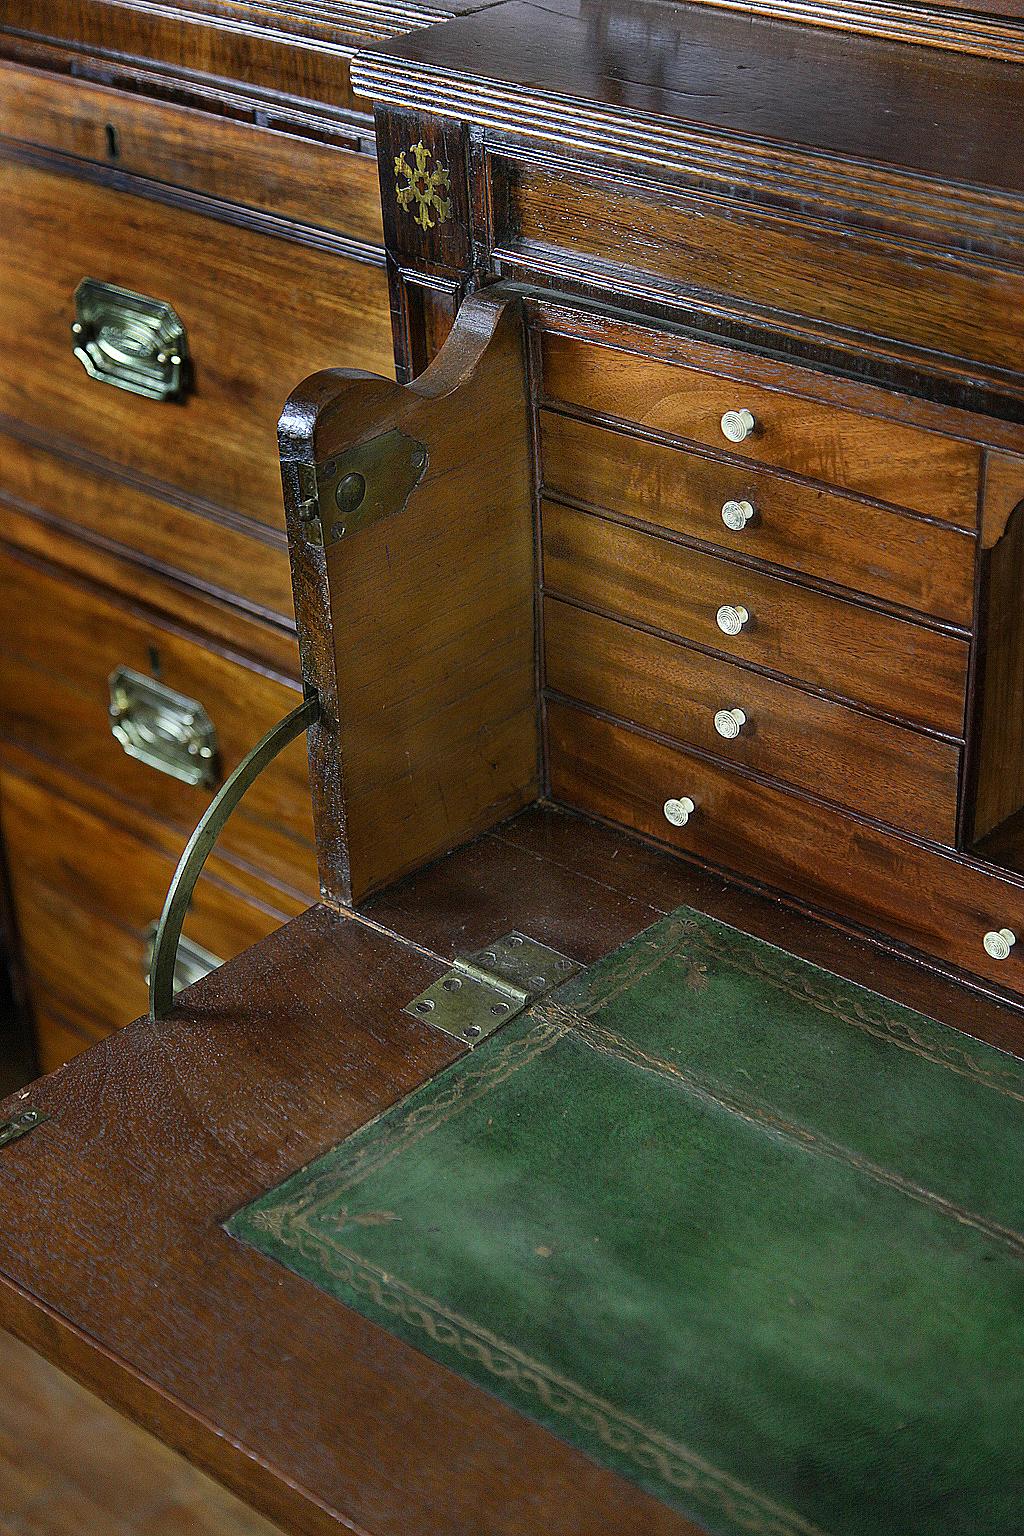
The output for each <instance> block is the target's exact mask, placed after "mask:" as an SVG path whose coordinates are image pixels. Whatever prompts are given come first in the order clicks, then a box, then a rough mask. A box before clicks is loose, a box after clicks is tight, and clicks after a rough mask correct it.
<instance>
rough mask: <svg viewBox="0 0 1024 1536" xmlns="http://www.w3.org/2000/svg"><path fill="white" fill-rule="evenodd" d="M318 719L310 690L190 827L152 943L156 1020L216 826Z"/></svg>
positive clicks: (169, 989)
mask: <svg viewBox="0 0 1024 1536" xmlns="http://www.w3.org/2000/svg"><path fill="white" fill-rule="evenodd" d="M319 718H320V700H319V699H318V698H317V696H316V694H310V695H309V697H308V698H306V699H305V700H304V701H303V702H302V703H301V704H299V705H297V706H296V707H295V709H293V710H292V711H291V713H290V714H287V715H285V717H284V719H283V720H279V721H278V722H277V724H276V725H275V726H272V727H271V729H270V730H269V731H268V732H267V734H266V735H265V736H263V737H261V739H260V740H259V741H258V742H257V743H256V745H255V746H254V747H253V748H252V750H251V751H250V752H248V753H247V754H246V756H245V757H243V758H242V761H241V762H240V763H239V764H238V767H237V768H234V769H232V771H231V773H230V774H229V775H228V777H227V778H226V779H225V780H224V783H223V784H222V785H221V787H220V789H219V790H218V791H217V793H216V794H215V795H214V797H213V799H212V800H211V801H210V803H209V805H208V806H207V807H206V810H205V811H204V812H203V814H202V816H201V817H200V818H199V822H198V823H197V825H196V829H195V831H194V832H193V833H192V836H191V837H190V838H189V840H188V842H187V843H186V845H185V852H184V853H183V854H182V856H181V858H180V859H179V860H178V867H177V869H176V870H175V871H174V875H173V877H172V879H171V883H170V885H169V886H168V888H167V897H166V899H165V901H164V909H163V911H162V912H161V914H160V922H159V924H158V926H157V930H156V938H155V940H154V943H153V963H152V968H151V970H150V976H149V1016H150V1018H151V1019H152V1020H153V1021H154V1023H155V1022H156V1020H157V1019H162V1018H164V1016H165V1015H166V1014H168V1013H169V1012H170V1010H171V1007H172V1005H173V1003H174V972H175V956H176V955H177V953H178V943H179V941H180V939H181V925H182V923H183V922H184V921H185V915H186V913H187V912H188V908H189V903H190V902H191V900H192V892H193V891H194V890H195V884H196V881H197V880H198V879H199V876H200V875H201V874H202V870H203V865H204V864H205V863H206V861H207V859H208V858H209V857H210V854H211V853H212V852H213V849H214V846H215V845H216V842H217V839H218V837H219V836H220V831H221V828H222V827H223V825H224V823H225V822H226V821H227V819H228V817H229V816H230V815H231V812H232V811H233V810H234V808H235V806H236V805H237V804H238V802H239V800H241V798H242V796H243V795H244V794H245V792H246V790H247V789H248V788H249V786H250V784H253V783H255V781H256V780H257V779H258V778H259V776H260V774H261V773H262V772H263V770H264V768H266V767H267V765H268V764H269V763H272V762H273V761H274V758H275V757H277V756H278V755H279V753H281V752H283V751H284V749H285V747H286V746H288V744H289V742H292V741H294V740H295V739H296V737H297V736H301V735H302V733H303V732H304V731H306V730H308V729H309V727H310V726H311V725H315V724H316V722H317V720H319Z"/></svg>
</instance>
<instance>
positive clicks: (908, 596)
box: [541, 410, 975, 626]
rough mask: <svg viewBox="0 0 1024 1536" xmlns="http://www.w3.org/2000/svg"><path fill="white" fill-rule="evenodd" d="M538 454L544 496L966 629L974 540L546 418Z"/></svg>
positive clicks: (568, 420) (752, 472)
mask: <svg viewBox="0 0 1024 1536" xmlns="http://www.w3.org/2000/svg"><path fill="white" fill-rule="evenodd" d="M541 443H542V453H543V476H544V484H545V486H546V487H547V489H548V490H549V491H553V492H554V493H556V494H561V495H564V496H571V497H573V498H574V499H575V500H577V501H584V502H588V503H590V504H592V505H594V506H597V507H606V508H608V510H609V511H612V512H619V513H623V514H625V515H626V516H630V517H635V518H641V519H644V520H645V521H647V522H651V523H656V524H658V525H660V526H661V527H664V528H667V529H669V530H670V531H671V532H673V533H678V534H683V535H686V536H688V537H691V538H696V539H701V540H703V541H704V542H706V543H710V544H716V545H720V546H722V548H723V549H725V550H726V551H728V552H729V553H735V554H737V555H741V556H745V557H749V558H753V559H758V560H765V561H770V562H771V563H772V564H775V565H781V566H788V567H791V568H792V569H793V570H796V571H801V572H804V573H806V574H807V575H809V576H815V577H818V578H820V579H821V580H824V581H828V582H834V583H836V584H838V585H840V586H844V587H849V588H850V589H851V590H852V591H854V592H865V593H867V594H868V595H869V596H871V597H877V598H881V599H883V600H884V601H886V602H890V603H897V604H900V605H902V606H904V607H907V608H913V609H918V610H920V611H921V612H922V613H927V614H933V615H934V616H935V617H936V618H940V619H945V620H948V621H949V622H951V623H954V624H960V625H964V626H970V624H971V622H972V617H973V607H974V550H975V539H974V537H973V536H972V535H970V534H968V533H964V532H961V531H960V530H959V529H956V528H952V527H950V526H949V525H948V524H944V523H935V522H930V521H925V520H924V519H922V518H918V517H912V516H908V515H907V514H906V513H898V512H893V511H890V510H888V509H887V508H885V507H879V506H875V505H873V504H872V503H871V502H868V501H862V500H859V499H855V498H854V497H852V496H843V495H839V494H837V493H836V492H834V491H827V490H824V489H823V488H822V487H821V486H816V485H810V484H808V483H807V482H805V481H802V480H794V479H784V478H782V477H781V476H780V475H777V474H773V473H771V472H768V471H766V470H763V469H757V468H754V467H753V466H752V465H742V464H735V463H731V462H725V461H722V460H719V459H712V458H707V457H705V456H704V455H702V454H696V453H693V452H689V451H687V450H685V449H681V448H679V447H676V446H673V445H671V444H666V443H657V442H650V441H647V440H645V439H644V438H639V437H633V436H631V435H628V434H626V433H623V432H618V431H614V430H611V429H609V428H607V427H602V426H599V425H597V424H596V423H595V422H590V421H581V420H579V419H577V418H576V417H572V416H564V415H561V414H560V413H556V412H554V411H550V410H546V411H542V412H541ZM744 519H746V521H744ZM730 520H731V524H730Z"/></svg>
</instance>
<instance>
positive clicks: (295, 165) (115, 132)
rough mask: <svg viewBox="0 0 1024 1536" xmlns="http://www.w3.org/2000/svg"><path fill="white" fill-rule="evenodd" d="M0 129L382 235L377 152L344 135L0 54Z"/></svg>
mask: <svg viewBox="0 0 1024 1536" xmlns="http://www.w3.org/2000/svg"><path fill="white" fill-rule="evenodd" d="M339 131H340V130H339ZM0 135H2V136H3V137H5V138H9V139H13V140H17V141H21V142H23V143H28V144H34V145H40V146H42V147H44V148H46V149H50V150H56V151H57V152H58V153H61V154H65V155H74V156H76V157H77V158H80V159H83V160H92V161H95V162H97V163H98V164H100V165H108V166H111V167H113V168H116V169H117V170H119V171H125V172H127V173H129V174H130V175H133V176H146V177H149V178H151V179H152V180H154V181H160V182H168V183H170V184H172V185H173V186H176V187H187V188H189V189H191V190H192V191H195V192H201V193H204V194H205V195H207V196H209V197H219V198H224V199H225V200H226V201H228V202H233V203H244V204H245V205H246V206H247V207H250V208H260V209H263V210H265V211H266V212H268V213H276V214H281V215H283V216H285V217H287V218H292V219H297V220H300V221H302V222H305V223H309V224H315V225H318V226H320V227H322V228H324V229H332V230H336V231H337V232H338V233H339V234H342V235H347V236H349V237H351V238H353V239H356V240H364V241H369V242H372V243H373V244H375V245H382V244H383V241H384V231H383V227H382V224H381V213H380V190H379V183H378V179H377V159H376V156H375V155H372V154H356V153H354V152H353V150H352V148H350V147H346V146H344V145H337V144H322V143H317V142H316V141H315V140H313V139H309V138H300V137H298V135H296V134H294V133H284V132H281V131H280V130H277V131H275V130H273V129H270V128H261V127H258V126H257V125H256V124H255V123H250V122H239V121H236V120H234V119H232V118H230V117H219V116H215V115H214V114H213V113H209V112H199V111H195V110H193V109H192V108H189V107H180V106H175V105H173V104H171V103H169V102H163V101H153V100H149V99H147V98H146V97H143V96H132V95H129V94H128V93H127V92H125V91H116V90H111V89H110V88H109V87H108V86H103V85H93V84H91V83H89V82H87V81H83V80H73V79H70V78H68V77H67V76H60V77H59V78H57V79H55V78H54V76H52V75H48V74H46V73H43V72H42V71H40V70H34V69H26V68H24V67H22V66H21V65H18V64H10V63H5V62H0ZM351 138H352V140H353V141H355V139H356V134H355V132H354V131H353V132H352V135H351Z"/></svg>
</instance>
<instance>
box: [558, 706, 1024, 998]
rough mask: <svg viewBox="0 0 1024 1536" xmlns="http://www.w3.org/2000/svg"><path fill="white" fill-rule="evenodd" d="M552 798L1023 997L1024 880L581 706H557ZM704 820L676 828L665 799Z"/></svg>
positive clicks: (691, 817)
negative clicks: (1001, 955)
mask: <svg viewBox="0 0 1024 1536" xmlns="http://www.w3.org/2000/svg"><path fill="white" fill-rule="evenodd" d="M548 740H549V754H550V775H551V793H552V798H553V799H554V800H556V801H558V802H560V803H561V804H564V805H569V806H572V807H574V808H577V809H580V810H583V811H588V812H590V813H592V814H594V815H598V816H602V817H605V818H606V819H607V820H609V821H613V822H617V823H619V824H620V825H625V826H627V827H631V828H634V829H635V830H636V831H638V832H640V833H642V834H644V835H645V836H648V837H653V838H657V839H658V841H659V842H662V843H668V844H670V845H672V846H674V847H676V848H678V849H679V850H680V851H681V852H683V853H686V854H690V855H693V856H694V857H695V858H697V859H698V860H700V861H701V862H707V863H711V864H715V865H718V866H720V867H722V868H724V869H727V870H732V871H735V872H736V873H737V874H739V875H741V876H743V877H746V878H748V879H753V880H756V881H758V882H759V883H761V884H764V885H768V886H771V887H774V888H776V889H777V890H780V891H782V892H784V893H785V894H787V895H790V896H793V897H795V898H796V899H797V900H799V901H801V902H805V903H807V905H809V906H811V907H816V908H818V909H820V910H822V911H825V912H830V913H834V914H836V915H838V916H840V917H843V918H845V919H848V920H850V921H852V922H855V923H857V924H859V925H860V926H862V927H864V928H866V929H868V930H870V931H874V932H878V933H883V934H888V935H891V936H892V937H893V938H894V939H896V940H898V941H900V942H902V943H905V944H907V945H908V946H910V947H911V948H913V949H916V950H919V951H921V952H923V953H924V954H926V955H932V956H934V957H936V958H937V959H940V960H942V961H945V962H947V963H950V964H952V965H954V966H957V967H959V968H960V969H962V970H964V971H967V972H970V973H972V974H973V975H976V976H980V977H984V978H985V979H987V980H988V981H991V982H993V983H996V984H998V985H999V986H1002V987H1006V988H1008V989H1010V990H1011V991H1015V992H1019V993H1024V943H1019V944H1017V945H1016V946H1015V947H1014V948H1013V949H1012V950H1011V951H1010V955H1009V958H1008V959H1006V960H1003V961H998V960H994V959H992V958H991V957H990V956H989V955H988V954H987V953H986V951H985V948H984V945H983V939H984V935H985V934H986V933H987V932H989V931H990V930H993V929H994V930H998V929H1001V928H1004V927H1006V928H1010V929H1012V930H1013V932H1014V933H1015V934H1017V935H1018V936H1020V937H1021V938H1024V881H1015V880H1011V879H1009V878H1004V877H1002V876H1000V875H998V874H996V873H995V872H994V871H993V872H991V873H990V872H989V871H987V870H985V869H983V868H981V867H979V866H978V865H977V864H968V863H964V862H962V861H960V860H958V859H957V857H956V856H955V855H953V854H945V853H943V852H942V851H941V850H939V849H935V850H931V849H928V848H924V847H921V846H919V845H917V844H915V843H912V842H910V841H908V840H907V839H904V838H901V837H900V836H898V835H897V834H896V833H889V832H886V831H884V830H882V829H880V828H874V827H869V826H865V825H864V824H863V823H861V822H859V821H856V820H854V819H853V818H851V817H848V816H845V815H843V813H842V812H839V811H830V810H828V809H827V808H826V807H824V806H819V805H815V804H814V803H813V802H811V801H808V800H805V799H803V797H802V796H800V795H798V794H795V793H792V792H790V791H788V790H784V789H781V788H778V787H775V786H772V785H767V784H762V783H759V782H757V781H755V780H753V779H749V778H746V777H745V776H743V775H741V774H738V773H734V772H732V771H731V770H730V769H729V768H727V767H724V766H721V765H718V764H714V763H710V762H707V761H706V760H704V759H701V758H697V757H695V756H694V755H693V754H692V753H689V752H686V751H684V750H682V749H681V748H677V747H671V746H668V745H666V744H664V743H662V742H658V741H654V740H652V739H651V738H650V737H647V736H643V735H641V734H640V733H638V732H636V731H633V730H630V729H629V728H628V727H626V726H622V725H618V724H614V723H612V722H610V721H606V720H603V719H599V718H597V717H596V716H593V715H591V714H589V713H587V712H586V711H584V710H581V709H577V708H574V707H573V706H570V705H563V704H557V703H551V704H550V705H549V707H548ZM682 796H688V797H689V798H690V799H691V800H692V801H693V802H694V805H695V810H694V812H693V814H692V815H691V816H690V819H689V821H688V822H687V823H686V825H685V826H681V827H675V826H672V825H670V823H669V822H668V821H667V820H666V818H665V815H664V810H663V807H664V804H665V801H666V800H668V799H671V798H680V797H682Z"/></svg>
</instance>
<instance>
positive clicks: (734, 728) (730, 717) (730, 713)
mask: <svg viewBox="0 0 1024 1536" xmlns="http://www.w3.org/2000/svg"><path fill="white" fill-rule="evenodd" d="M746 723H747V717H746V715H745V714H744V713H743V711H742V709H720V710H719V711H718V713H717V714H716V715H715V730H716V731H717V732H718V734H719V736H724V737H725V739H726V741H732V740H734V738H735V737H737V736H738V735H739V733H740V731H742V729H743V727H744V726H745V725H746Z"/></svg>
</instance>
